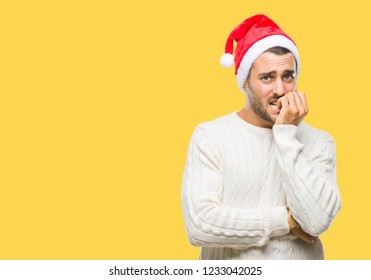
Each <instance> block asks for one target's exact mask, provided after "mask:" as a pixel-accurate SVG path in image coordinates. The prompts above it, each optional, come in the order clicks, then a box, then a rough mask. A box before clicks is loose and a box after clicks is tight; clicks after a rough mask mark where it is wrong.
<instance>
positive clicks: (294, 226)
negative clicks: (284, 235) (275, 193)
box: [287, 209, 318, 243]
mask: <svg viewBox="0 0 371 280" xmlns="http://www.w3.org/2000/svg"><path fill="white" fill-rule="evenodd" d="M287 215H288V222H289V227H290V232H291V233H292V234H293V235H295V236H297V237H299V238H300V239H301V240H303V241H305V242H306V243H313V242H314V241H316V240H317V239H318V237H317V236H312V235H310V234H308V233H306V232H305V231H304V230H303V229H302V228H301V227H300V225H299V224H298V222H297V221H296V220H295V219H294V217H293V216H292V215H291V211H290V209H287Z"/></svg>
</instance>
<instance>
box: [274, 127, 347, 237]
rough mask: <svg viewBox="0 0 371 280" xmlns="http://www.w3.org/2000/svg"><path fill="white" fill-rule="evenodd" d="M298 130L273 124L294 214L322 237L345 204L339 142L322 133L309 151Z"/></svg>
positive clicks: (278, 158) (308, 231) (288, 198)
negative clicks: (338, 164)
mask: <svg viewBox="0 0 371 280" xmlns="http://www.w3.org/2000/svg"><path fill="white" fill-rule="evenodd" d="M297 132H298V127H297V126H294V125H275V126H273V134H274V139H275V143H276V147H277V149H276V158H277V160H278V162H279V165H280V167H281V169H282V171H283V180H284V182H283V185H284V188H285V191H286V195H287V203H288V206H289V207H290V209H291V212H292V215H293V216H294V218H295V219H296V220H297V221H298V223H299V224H300V226H301V227H302V229H303V230H304V231H305V232H307V233H309V234H310V235H312V236H319V235H321V234H322V233H323V232H325V231H326V230H327V229H328V228H329V227H330V225H331V223H332V221H333V219H334V218H335V216H336V214H337V213H338V212H339V210H340V207H341V198H340V194H339V191H338V187H337V182H336V158H335V144H334V141H333V139H332V137H331V136H329V135H328V134H327V133H324V132H321V134H319V135H318V138H317V139H316V140H315V143H314V144H313V146H312V147H311V148H310V151H309V153H306V154H305V153H304V151H303V149H304V144H302V143H300V142H299V140H298V139H297Z"/></svg>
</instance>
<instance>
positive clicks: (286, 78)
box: [283, 74, 295, 81]
mask: <svg viewBox="0 0 371 280" xmlns="http://www.w3.org/2000/svg"><path fill="white" fill-rule="evenodd" d="M294 78H295V77H294V75H293V74H286V75H285V76H283V79H284V80H286V81H290V80H293V79H294Z"/></svg>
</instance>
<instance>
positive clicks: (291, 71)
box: [259, 70, 295, 77]
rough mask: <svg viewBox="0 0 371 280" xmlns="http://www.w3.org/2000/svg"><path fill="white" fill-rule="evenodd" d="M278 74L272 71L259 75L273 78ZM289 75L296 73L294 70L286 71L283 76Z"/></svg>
mask: <svg viewBox="0 0 371 280" xmlns="http://www.w3.org/2000/svg"><path fill="white" fill-rule="evenodd" d="M276 73H277V72H276V71H270V72H266V73H260V74H259V77H265V76H272V75H274V74H276ZM287 74H291V75H293V74H295V71H294V70H285V71H284V72H283V75H287Z"/></svg>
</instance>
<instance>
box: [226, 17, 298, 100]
mask: <svg viewBox="0 0 371 280" xmlns="http://www.w3.org/2000/svg"><path fill="white" fill-rule="evenodd" d="M233 41H236V42H237V45H236V48H235V50H234V54H235V55H234V57H233ZM277 46H280V47H284V48H286V49H288V50H290V51H291V53H292V54H293V55H294V57H295V60H296V77H297V76H298V74H299V66H300V62H299V53H298V49H297V47H296V45H295V43H294V41H293V40H292V39H291V38H290V37H289V36H288V35H287V34H285V33H284V32H283V31H282V30H281V28H280V27H279V26H278V25H277V24H276V23H275V22H273V20H271V19H270V18H268V17H267V16H265V15H255V16H252V17H250V18H248V19H246V20H245V21H243V22H242V23H241V24H240V25H238V26H237V27H236V28H235V29H233V30H232V32H231V33H230V34H229V36H228V39H227V42H226V44H225V53H224V54H223V55H222V57H221V59H220V64H221V65H222V66H223V67H226V68H228V67H231V66H232V65H233V62H234V64H235V67H236V70H235V74H236V78H237V83H238V86H239V87H240V89H241V91H242V92H244V93H245V91H244V89H243V86H244V84H245V81H246V79H247V76H248V74H249V71H250V68H251V65H252V64H253V62H254V61H255V59H257V58H258V56H259V55H261V54H262V53H263V52H265V51H266V50H268V49H269V48H272V47H277Z"/></svg>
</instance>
